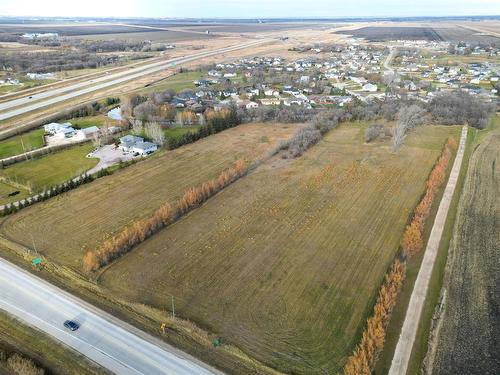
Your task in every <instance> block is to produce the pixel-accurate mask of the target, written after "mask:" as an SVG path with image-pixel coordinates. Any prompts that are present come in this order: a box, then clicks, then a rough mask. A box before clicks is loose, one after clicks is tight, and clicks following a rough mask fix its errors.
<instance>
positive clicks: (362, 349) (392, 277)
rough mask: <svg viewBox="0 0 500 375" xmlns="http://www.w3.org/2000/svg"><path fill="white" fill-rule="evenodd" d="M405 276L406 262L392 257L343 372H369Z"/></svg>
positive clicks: (358, 374) (356, 374) (353, 374)
mask: <svg viewBox="0 0 500 375" xmlns="http://www.w3.org/2000/svg"><path fill="white" fill-rule="evenodd" d="M405 275H406V265H405V263H404V262H402V261H400V260H399V259H396V260H394V262H393V263H392V265H391V268H390V269H389V272H388V273H387V274H386V275H385V278H384V283H383V284H382V287H381V288H380V290H379V293H378V296H377V302H376V304H375V306H374V308H373V315H372V316H371V317H370V318H369V319H368V321H367V324H366V328H365V330H364V332H363V336H362V338H361V342H360V343H359V344H358V346H357V347H356V349H355V350H354V352H353V354H352V355H351V356H350V357H349V358H348V359H347V363H346V365H345V367H344V374H345V375H365V374H370V373H371V370H372V369H373V366H374V364H375V360H376V358H377V355H378V353H380V351H381V350H382V348H383V347H384V342H385V334H386V329H387V326H388V325H389V320H390V316H391V313H392V310H393V309H394V306H395V305H396V300H397V297H398V294H399V291H400V290H401V286H402V285H403V280H404V278H405Z"/></svg>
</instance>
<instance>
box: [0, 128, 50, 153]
mask: <svg viewBox="0 0 500 375" xmlns="http://www.w3.org/2000/svg"><path fill="white" fill-rule="evenodd" d="M43 134H44V130H43V129H36V130H32V131H30V132H27V133H24V134H20V135H16V136H14V137H12V138H8V139H6V140H4V141H0V159H4V158H8V157H9V156H14V155H19V154H22V153H23V152H25V151H29V150H34V149H35V148H40V147H42V146H43ZM23 145H24V148H23Z"/></svg>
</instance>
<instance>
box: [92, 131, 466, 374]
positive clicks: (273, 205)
mask: <svg viewBox="0 0 500 375" xmlns="http://www.w3.org/2000/svg"><path fill="white" fill-rule="evenodd" d="M451 133H453V134H456V132H454V130H452V128H449V127H430V126H428V127H422V128H419V129H418V130H417V131H416V132H414V133H413V134H412V135H411V136H410V137H409V139H408V143H407V146H406V147H404V148H403V149H402V151H401V152H400V153H399V154H393V153H391V152H390V147H389V144H388V142H387V141H386V142H376V143H374V144H369V145H366V144H364V143H363V134H364V125H362V124H351V125H343V126H342V127H340V128H339V129H336V130H334V131H331V132H330V133H329V134H327V136H326V137H325V139H324V140H323V141H321V142H320V143H319V144H318V145H317V146H315V147H314V148H312V149H311V150H310V151H309V152H307V153H306V154H304V156H302V157H301V158H299V159H296V160H283V159H281V158H279V157H276V158H274V159H271V160H270V161H268V162H266V163H264V164H263V165H261V166H260V167H259V168H258V169H257V170H255V171H254V172H252V173H251V174H250V175H249V176H247V177H245V178H243V179H241V180H239V181H237V182H236V183H234V184H233V185H231V186H229V187H228V188H226V189H225V190H224V191H223V192H222V193H220V194H218V195H217V196H215V197H214V198H212V199H211V200H210V201H208V202H207V203H206V204H205V205H203V206H202V207H201V208H199V209H197V210H196V211H194V212H192V213H191V214H189V215H187V216H186V217H184V218H183V219H181V220H180V221H179V222H177V223H176V224H174V225H173V226H171V227H169V228H167V229H165V230H163V231H161V232H160V233H159V234H157V235H156V236H154V237H152V238H151V239H150V240H148V241H146V242H144V243H143V244H142V245H140V246H138V247H137V248H136V249H135V250H133V251H132V252H131V253H129V254H128V255H126V256H125V257H123V258H122V259H121V260H119V261H118V262H117V263H116V264H114V265H113V266H111V267H110V268H109V269H108V270H107V271H105V272H104V274H103V275H102V277H101V279H100V280H101V282H102V284H103V285H104V286H105V287H107V288H109V289H110V290H111V291H112V292H113V294H114V295H116V296H119V297H122V298H125V299H128V300H132V301H135V302H139V303H144V304H147V305H151V306H154V307H157V308H162V309H163V308H165V299H166V298H167V297H168V296H170V295H172V296H174V297H175V301H176V312H177V313H178V314H179V315H181V316H182V317H184V318H188V319H190V320H193V321H195V322H196V323H197V324H198V325H200V326H201V327H207V328H208V329H209V330H210V331H212V332H215V333H217V334H218V335H220V336H222V337H223V338H224V340H227V341H228V342H230V343H232V344H234V345H236V346H237V347H239V348H241V349H242V350H243V351H245V352H246V353H248V354H251V355H252V356H254V357H256V358H257V359H258V360H260V361H262V362H264V363H266V364H267V365H269V366H271V367H275V368H277V369H279V370H280V371H284V372H287V373H323V372H328V373H335V372H337V371H338V370H340V368H341V366H342V365H343V363H344V361H345V359H346V356H347V355H348V354H350V351H351V349H352V347H353V345H354V344H355V343H356V342H357V340H358V335H359V334H360V332H361V330H362V328H363V325H364V321H365V318H366V316H367V314H368V313H369V311H370V310H371V307H372V303H373V300H374V297H375V293H376V291H377V290H378V287H379V286H380V283H381V281H382V277H383V275H384V273H385V271H386V269H387V267H388V266H389V264H390V262H391V261H392V259H393V257H394V256H395V254H396V253H397V251H398V245H399V241H400V239H401V236H402V233H403V230H404V227H405V225H406V222H407V219H408V216H409V214H410V212H411V211H412V209H413V207H414V205H415V204H416V203H417V201H418V200H419V198H420V195H421V193H422V191H423V190H424V184H425V180H426V178H427V175H428V173H429V171H430V169H431V167H432V165H433V164H434V162H435V160H436V158H437V156H438V155H439V153H440V151H441V148H442V145H443V143H444V141H445V139H446V137H447V136H448V135H449V134H451ZM414 160H419V163H414ZM408 165H411V166H412V167H411V168H408Z"/></svg>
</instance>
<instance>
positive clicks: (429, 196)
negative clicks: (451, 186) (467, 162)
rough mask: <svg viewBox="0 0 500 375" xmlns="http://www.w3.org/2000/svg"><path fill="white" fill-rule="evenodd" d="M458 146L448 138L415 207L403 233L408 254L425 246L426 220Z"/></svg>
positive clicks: (410, 254)
mask: <svg viewBox="0 0 500 375" xmlns="http://www.w3.org/2000/svg"><path fill="white" fill-rule="evenodd" d="M456 147H457V143H456V141H455V139H453V138H451V137H450V138H448V140H447V142H446V145H445V147H444V149H443V152H442V153H441V156H440V157H439V159H438V161H437V162H436V165H435V166H434V168H433V169H432V171H431V173H430V175H429V178H428V179H427V182H426V190H425V194H424V197H423V198H422V200H421V201H420V203H419V204H418V205H417V207H416V208H415V212H414V215H413V219H412V221H411V223H410V224H409V225H408V226H407V227H406V230H405V233H404V235H403V241H402V242H401V247H402V248H403V251H404V253H405V255H407V256H412V255H414V254H416V253H418V252H419V251H421V250H422V249H423V247H424V244H423V239H422V234H423V231H424V225H425V221H426V220H427V217H428V216H429V213H430V210H431V206H432V202H433V200H434V197H435V195H436V192H437V191H438V189H439V187H440V186H441V185H442V184H443V182H444V180H445V178H446V169H447V168H448V164H449V163H450V159H451V154H452V150H454V149H456Z"/></svg>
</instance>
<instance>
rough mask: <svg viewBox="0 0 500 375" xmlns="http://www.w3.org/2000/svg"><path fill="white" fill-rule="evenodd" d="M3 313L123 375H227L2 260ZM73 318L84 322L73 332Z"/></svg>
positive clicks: (0, 301) (0, 293)
mask: <svg viewBox="0 0 500 375" xmlns="http://www.w3.org/2000/svg"><path fill="white" fill-rule="evenodd" d="M0 285H1V288H0V309H1V310H5V311H6V312H8V313H10V314H11V315H13V316H15V317H17V318H18V319H20V320H21V321H24V322H25V323H28V324H29V325H31V326H35V327H37V328H38V329H39V330H41V331H43V332H45V333H47V334H48V335H50V336H52V337H54V338H55V339H57V340H59V341H61V342H63V343H64V344H66V345H68V346H69V347H71V348H73V349H75V350H76V351H78V352H80V353H82V354H83V355H85V356H86V357H88V358H90V359H91V360H93V361H94V362H96V363H98V364H100V365H101V366H102V367H104V368H107V369H108V370H110V371H111V372H114V373H116V374H120V375H137V374H144V375H154V374H172V375H173V374H175V375H183V374H186V375H187V374H200V375H204V374H221V373H220V372H219V371H218V370H216V369H213V368H211V367H209V366H208V365H206V364H204V363H202V362H200V361H198V360H196V359H195V358H193V357H191V356H189V355H188V354H185V353H183V352H181V351H179V350H177V349H175V348H173V347H170V346H169V345H167V344H165V343H163V342H161V341H160V340H158V339H155V338H154V337H152V336H149V335H147V334H145V333H143V332H141V331H139V330H138V329H136V328H134V327H131V326H129V325H128V324H126V323H124V322H121V321H119V320H118V319H116V318H114V317H112V316H110V315H109V314H107V313H105V312H103V311H100V310H98V309H96V308H94V307H93V306H91V305H89V304H87V303H85V302H83V301H81V300H79V299H77V298H75V297H73V296H71V295H70V294H68V293H66V292H64V291H62V290H60V289H58V288H56V287H54V286H52V285H51V284H49V283H47V282H45V281H43V280H41V279H39V278H38V277H35V276H33V275H31V274H29V273H28V272H26V271H24V270H22V269H20V268H18V267H16V266H14V265H12V264H10V263H9V262H7V261H4V260H2V259H0ZM67 319H70V320H74V321H77V322H78V323H80V325H81V326H80V328H79V329H78V330H77V331H75V332H71V331H69V330H67V329H65V328H64V326H63V322H64V321H65V320H67Z"/></svg>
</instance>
